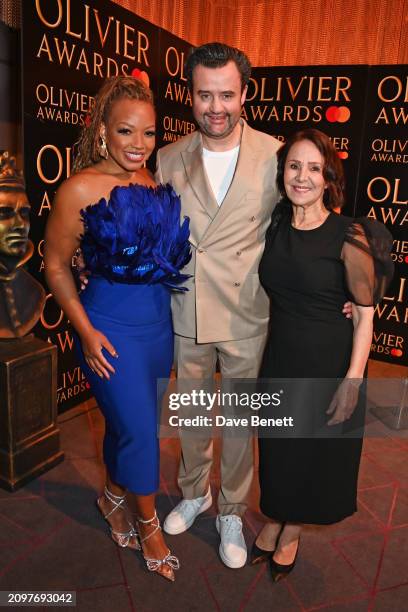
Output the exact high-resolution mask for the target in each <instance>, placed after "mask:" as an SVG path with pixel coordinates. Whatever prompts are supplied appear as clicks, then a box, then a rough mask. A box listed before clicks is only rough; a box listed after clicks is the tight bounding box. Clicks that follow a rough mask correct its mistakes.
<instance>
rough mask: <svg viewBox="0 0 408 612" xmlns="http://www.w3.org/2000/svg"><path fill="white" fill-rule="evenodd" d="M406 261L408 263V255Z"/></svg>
mask: <svg viewBox="0 0 408 612" xmlns="http://www.w3.org/2000/svg"><path fill="white" fill-rule="evenodd" d="M405 263H408V255H407V256H406V258H405Z"/></svg>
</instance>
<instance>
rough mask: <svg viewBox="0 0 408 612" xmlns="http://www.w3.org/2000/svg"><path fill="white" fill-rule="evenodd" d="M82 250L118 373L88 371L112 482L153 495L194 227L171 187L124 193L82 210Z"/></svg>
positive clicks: (87, 297) (119, 190)
mask: <svg viewBox="0 0 408 612" xmlns="http://www.w3.org/2000/svg"><path fill="white" fill-rule="evenodd" d="M81 215H82V220H83V223H84V234H83V236H82V240H81V248H82V252H83V257H84V261H85V266H86V268H87V270H89V271H90V273H91V274H90V277H89V283H88V285H87V288H86V289H85V291H84V292H83V293H82V294H81V296H80V297H81V301H82V304H83V306H84V308H85V310H86V312H87V314H88V317H89V319H90V321H91V323H92V325H93V326H94V327H95V328H96V329H98V330H99V331H101V332H102V333H103V334H105V336H106V337H107V338H108V340H109V341H110V342H111V343H112V345H113V346H114V348H115V349H116V352H117V353H118V355H119V357H118V358H113V357H111V356H110V355H109V354H108V353H107V351H105V350H103V353H104V356H105V357H106V359H107V360H108V361H109V362H110V363H111V364H112V365H113V367H114V368H115V370H116V372H115V374H113V375H111V377H110V380H107V379H105V378H103V379H101V378H99V376H98V375H97V374H94V373H93V372H92V370H91V369H90V368H89V367H88V365H87V364H86V361H85V359H84V356H83V354H82V349H81V345H80V343H77V344H78V346H79V352H80V360H81V367H82V369H83V371H84V373H85V376H86V377H87V379H88V380H89V382H90V384H91V388H92V392H93V394H94V396H95V398H96V400H97V402H98V405H99V407H100V409H101V411H102V413H103V415H104V417H105V421H106V428H105V438H104V444H103V455H104V461H105V464H106V467H107V470H108V473H109V476H110V477H111V479H112V480H113V481H114V482H116V483H117V484H119V485H121V486H122V487H124V488H126V489H128V490H129V491H131V492H133V493H136V494H139V495H149V494H151V493H154V492H155V491H156V490H157V489H158V485H159V444H158V438H157V414H158V410H157V407H158V401H160V398H158V393H157V379H158V378H167V377H168V376H169V375H170V370H171V365H172V360H173V331H172V322H171V313H170V291H171V289H177V288H178V289H179V290H183V287H180V284H181V283H183V281H184V280H185V278H186V277H185V276H184V275H183V274H181V273H180V269H181V268H182V267H183V266H184V265H185V264H186V263H187V262H188V261H189V259H190V257H191V255H190V246H189V242H188V237H189V221H188V219H185V220H184V221H183V223H182V224H181V225H180V199H179V197H178V196H177V195H176V194H175V192H174V191H173V189H172V187H171V186H170V185H159V186H158V187H156V188H151V187H146V186H144V185H137V184H135V185H129V186H128V187H115V188H114V189H113V190H112V192H111V195H110V198H109V200H108V201H106V200H105V199H102V200H100V201H99V202H98V203H96V204H93V205H90V206H88V207H87V208H86V209H84V210H82V211H81Z"/></svg>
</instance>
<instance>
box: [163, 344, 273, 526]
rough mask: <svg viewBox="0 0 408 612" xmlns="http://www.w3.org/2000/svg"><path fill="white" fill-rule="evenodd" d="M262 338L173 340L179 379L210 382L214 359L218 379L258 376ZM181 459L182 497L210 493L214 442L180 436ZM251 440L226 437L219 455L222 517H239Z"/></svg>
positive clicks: (247, 479) (246, 488)
mask: <svg viewBox="0 0 408 612" xmlns="http://www.w3.org/2000/svg"><path fill="white" fill-rule="evenodd" d="M265 341H266V334H262V335H260V336H257V337H256V338H246V339H245V340H231V341H228V342H215V343H208V344H207V343H206V344H197V342H196V341H195V339H194V338H185V337H183V336H178V335H176V336H175V367H176V373H177V377H178V378H179V379H180V378H187V379H195V380H199V379H207V380H208V379H212V378H213V376H214V373H215V366H216V362H217V358H218V361H219V365H220V370H221V375H222V377H223V378H224V379H227V378H256V377H257V376H258V372H259V368H260V365H261V359H262V354H263V350H264V346H265ZM180 442H181V460H180V467H179V476H178V483H179V486H180V488H181V490H182V492H183V497H184V499H195V498H197V497H202V496H203V495H205V494H206V492H207V491H208V487H209V483H210V470H211V465H212V460H213V440H212V439H211V438H206V437H203V438H201V437H200V438H197V437H191V436H187V435H185V436H183V433H182V432H181V435H180ZM253 459H254V458H253V438H252V436H247V437H224V438H223V439H222V452H221V489H220V492H219V496H218V509H219V512H220V514H223V515H226V514H237V515H239V516H242V515H243V514H244V512H245V510H246V507H247V505H246V499H247V495H248V491H249V488H250V486H251V482H252V478H253V466H254V461H253Z"/></svg>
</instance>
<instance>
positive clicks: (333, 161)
mask: <svg viewBox="0 0 408 612" xmlns="http://www.w3.org/2000/svg"><path fill="white" fill-rule="evenodd" d="M301 140H310V142H312V143H313V144H314V145H315V146H316V147H317V149H318V150H319V151H320V153H321V154H322V157H323V159H324V165H323V178H324V180H325V181H326V183H327V189H325V191H324V194H323V204H324V205H325V207H326V208H327V210H333V209H334V208H341V207H342V206H343V204H344V190H345V181H344V171H343V164H342V163H341V161H340V159H339V156H338V154H337V151H336V148H335V146H334V145H333V143H332V141H331V140H330V138H329V137H328V136H327V135H326V134H324V133H323V132H320V130H315V129H313V128H309V129H307V130H301V131H300V132H296V133H295V134H292V136H290V137H289V138H288V139H287V141H286V142H285V144H284V145H283V147H281V148H280V149H279V151H278V169H277V174H276V183H277V185H278V189H279V191H280V193H281V195H282V196H283V198H286V197H287V196H286V192H285V185H284V182H283V173H284V170H285V163H286V158H287V156H288V153H289V150H290V148H291V146H292V145H294V144H295V142H300V141H301Z"/></svg>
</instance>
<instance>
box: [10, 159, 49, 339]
mask: <svg viewBox="0 0 408 612" xmlns="http://www.w3.org/2000/svg"><path fill="white" fill-rule="evenodd" d="M30 210H31V207H30V203H29V201H28V199H27V194H26V192H25V185H24V179H23V176H22V173H21V172H20V171H19V170H17V168H16V164H15V158H14V157H11V156H10V155H9V154H8V153H7V152H5V153H3V154H2V155H0V339H11V338H20V337H21V336H24V335H25V334H26V333H28V332H29V331H30V329H32V327H34V325H35V324H36V323H37V321H38V319H39V317H40V315H41V313H42V309H43V307H44V302H45V291H44V289H43V287H42V286H41V285H40V283H38V282H37V281H36V280H34V278H33V277H32V276H31V275H30V274H28V272H26V271H25V270H24V269H23V266H24V264H25V263H26V262H27V261H28V260H29V259H30V257H31V256H32V254H33V251H34V247H33V243H32V242H31V241H30V240H29V239H28V232H29V230H30Z"/></svg>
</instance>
